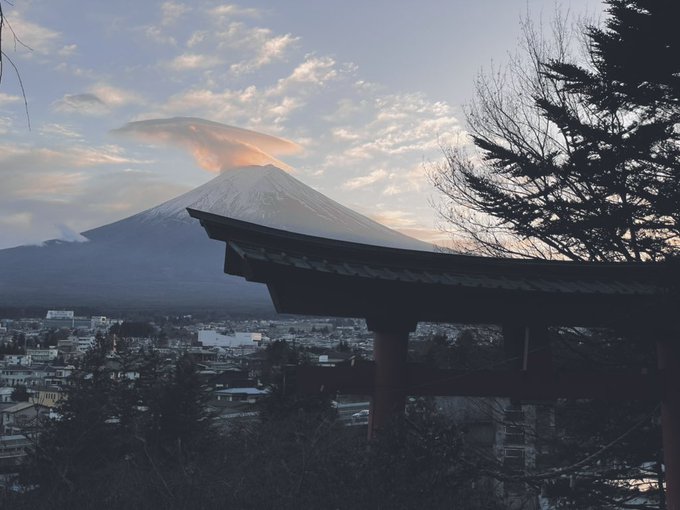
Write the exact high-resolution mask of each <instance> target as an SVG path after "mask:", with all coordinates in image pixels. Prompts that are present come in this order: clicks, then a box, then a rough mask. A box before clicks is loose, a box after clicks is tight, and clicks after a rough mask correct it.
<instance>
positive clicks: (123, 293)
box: [0, 165, 432, 314]
mask: <svg viewBox="0 0 680 510" xmlns="http://www.w3.org/2000/svg"><path fill="white" fill-rule="evenodd" d="M187 207H191V208H193V209H198V210H202V211H207V212H212V213H215V214H219V215H223V216H229V217H231V218H236V219H240V220H244V221H249V222H253V223H258V224H261V225H266V226H270V227H274V228H279V229H284V230H290V231H294V232H299V233H303V234H310V235H316V236H323V237H329V238H334V239H340V240H345V241H354V242H360V243H367V244H377V245H383V246H391V247H398V248H409V249H416V250H431V249H432V247H431V246H430V245H428V244H426V243H423V242H421V241H417V240H416V239H413V238H410V237H408V236H405V235H403V234H400V233H398V232H396V231H394V230H391V229H389V228H387V227H385V226H383V225H381V224H379V223H376V222H375V221H373V220H370V219H369V218H367V217H365V216H362V215H361V214H358V213H356V212H354V211H352V210H351V209H348V208H347V207H344V206H342V205H340V204H338V203H337V202H334V201H333V200H331V199H329V198H327V197H325V196H324V195H322V194H321V193H319V192H317V191H315V190H313V189H312V188H310V187H308V186H306V185H305V184H303V183H301V182H300V181H298V180H297V179H295V178H294V177H292V176H291V175H290V174H288V173H286V172H285V171H283V170H281V169H279V168H277V167H274V166H271V165H269V166H250V167H242V168H237V169H232V170H228V171H225V172H223V173H221V174H220V175H218V176H217V177H215V178H214V179H212V180H211V181H209V182H207V183H206V184H203V185H202V186H199V187H198V188H195V189H193V190H191V191H189V192H187V193H185V194H183V195H180V196H178V197H176V198H174V199H172V200H169V201H167V202H165V203H163V204H161V205H158V206H156V207H153V208H151V209H148V210H146V211H143V212H141V213H139V214H135V215H134V216H130V217H128V218H125V219H123V220H120V221H117V222H114V223H110V224H108V225H104V226H102V227H99V228H95V229H92V230H88V231H86V232H83V233H82V236H83V237H84V238H85V239H82V238H81V241H84V242H66V241H61V240H53V241H48V242H46V243H44V244H43V245H42V246H20V247H16V248H9V249H4V250H0V306H7V307H25V306H35V307H39V306H45V307H57V308H63V307H89V308H96V309H102V310H152V309H156V310H192V309H193V310H196V309H206V310H218V309H219V310H222V311H225V312H231V313H236V314H239V313H260V312H265V313H266V312H272V311H273V307H272V305H271V301H270V299H269V296H268V294H267V290H266V287H265V286H264V285H260V284H254V283H248V282H245V281H243V280H242V279H240V278H236V277H232V276H228V275H225V274H224V273H223V268H222V261H223V260H224V245H223V244H222V243H220V242H216V241H213V240H210V239H209V238H208V237H207V236H206V234H205V231H204V230H203V229H202V228H201V227H200V225H199V223H198V222H197V221H196V220H194V219H192V218H190V217H189V215H188V213H187V212H186V208H187Z"/></svg>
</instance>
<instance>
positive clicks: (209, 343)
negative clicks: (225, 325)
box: [198, 329, 262, 348]
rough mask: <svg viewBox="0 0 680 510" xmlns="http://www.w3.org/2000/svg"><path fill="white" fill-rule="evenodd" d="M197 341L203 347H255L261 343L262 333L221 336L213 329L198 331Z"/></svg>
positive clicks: (237, 333) (238, 333)
mask: <svg viewBox="0 0 680 510" xmlns="http://www.w3.org/2000/svg"><path fill="white" fill-rule="evenodd" d="M198 341H199V342H200V343H201V345H203V347H223V348H225V347H256V346H257V345H258V344H259V343H260V342H261V341H262V333H243V332H236V333H234V334H233V335H223V334H221V333H219V332H217V331H215V330H214V329H201V330H199V331H198Z"/></svg>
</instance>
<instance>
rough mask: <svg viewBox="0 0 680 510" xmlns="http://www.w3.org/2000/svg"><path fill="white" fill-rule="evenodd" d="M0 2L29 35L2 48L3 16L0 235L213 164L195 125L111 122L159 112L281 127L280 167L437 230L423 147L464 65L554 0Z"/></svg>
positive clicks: (547, 10)
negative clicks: (135, 127) (289, 147)
mask: <svg viewBox="0 0 680 510" xmlns="http://www.w3.org/2000/svg"><path fill="white" fill-rule="evenodd" d="M3 7H4V10H5V14H6V16H7V18H8V20H9V22H10V24H11V25H12V26H13V27H14V29H15V31H16V33H17V35H18V36H19V37H20V38H21V39H22V40H23V42H25V43H26V44H27V45H28V46H31V47H32V49H33V51H30V52H29V51H28V50H26V49H25V48H23V47H21V46H20V45H19V46H17V49H16V51H14V49H13V46H12V41H11V38H10V34H9V33H8V31H5V33H4V34H3V49H5V51H7V53H8V54H9V55H10V57H12V58H13V59H14V60H15V61H16V63H17V65H18V66H19V68H20V70H21V75H22V78H23V80H24V85H25V87H26V92H27V96H28V100H29V110H30V117H31V124H32V129H31V131H29V130H28V129H27V126H26V119H25V116H24V113H23V103H22V100H21V98H20V91H19V88H18V84H17V82H16V79H15V77H14V76H13V75H12V72H11V70H10V68H9V67H7V66H6V67H5V75H4V77H3V82H2V84H0V182H1V183H2V185H1V186H0V248H3V247H8V246H13V245H17V244H24V243H37V242H40V241H43V240H46V239H49V238H54V237H59V236H65V237H68V235H69V234H68V232H70V231H83V230H86V229H88V228H92V227H96V226H99V225H102V224H104V223H108V222H110V221H114V220H117V219H121V218H123V217H125V216H128V215H130V214H132V213H135V212H138V211H141V210H143V209H146V208H148V207H151V206H153V205H156V204H158V203H160V202H161V201H163V200H166V199H168V198H171V197H173V196H175V195H177V194H179V193H181V192H182V191H185V190H188V189H190V188H192V187H194V186H197V185H199V184H202V183H203V182H205V181H207V180H208V179H210V178H211V177H213V175H214V174H212V173H210V171H211V170H212V171H215V170H217V168H216V167H215V165H212V166H211V165H210V164H208V163H206V161H208V160H209V159H210V158H213V159H214V158H216V157H217V158H218V159H219V158H220V157H223V156H224V151H222V149H220V148H218V147H212V146H210V143H208V144H207V145H206V144H205V143H204V144H203V145H202V146H201V147H200V150H199V149H197V146H196V145H195V142H196V140H195V139H192V138H191V134H190V133H189V134H187V133H186V132H184V131H181V130H180V131H177V132H173V133H172V137H171V138H169V137H168V133H161V132H158V131H148V132H147V133H146V134H144V133H143V135H144V136H143V137H140V136H136V137H133V136H127V137H126V136H120V135H115V134H112V133H111V131H112V130H115V129H117V128H120V127H122V126H124V125H125V124H126V123H128V122H131V121H139V120H149V119H161V118H169V117H175V116H190V117H198V118H203V119H207V120H211V121H215V122H220V123H224V124H227V125H230V126H236V127H241V128H248V129H252V130H256V131H260V132H263V133H267V134H270V135H274V136H278V137H282V138H285V139H288V140H291V141H293V142H295V143H297V144H298V145H299V146H300V147H301V149H300V151H299V152H298V153H297V154H279V155H277V157H278V158H279V159H281V160H282V161H284V162H285V163H287V164H288V165H290V167H292V168H293V169H294V175H295V176H296V177H297V178H299V179H300V180H302V181H303V182H305V183H306V184H308V185H310V186H312V187H314V188H316V189H318V190H319V191H321V192H322V193H325V194H327V195H328V196H330V197H331V198H333V199H335V200H338V201H340V202H341V203H343V204H345V205H347V206H350V207H352V208H354V209H356V210H358V211H359V212H362V213H364V214H367V215H369V216H371V217H373V218H374V219H377V220H378V221H381V222H383V223H385V224H387V225H388V226H391V227H394V228H397V229H400V230H402V231H404V232H406V233H410V234H411V235H415V236H417V237H420V238H423V239H426V240H433V239H436V238H437V237H438V234H437V231H436V226H435V224H436V222H435V213H434V211H433V210H432V208H431V207H430V205H429V201H428V199H429V198H430V197H431V196H432V194H433V191H432V190H431V188H430V186H429V184H428V182H427V179H426V177H425V175H424V171H423V161H434V160H437V159H438V158H439V149H438V140H442V141H444V142H446V141H451V140H454V139H456V138H457V136H458V135H459V134H460V133H461V132H462V131H463V130H464V121H463V115H462V109H461V107H462V105H463V104H464V103H466V102H467V101H469V99H470V98H471V96H472V93H473V81H474V78H475V75H476V73H477V72H478V71H479V70H480V68H481V67H483V66H488V65H489V64H490V62H491V61H492V60H493V61H494V62H497V63H501V62H503V61H504V60H505V58H506V56H507V53H508V51H511V50H513V49H514V48H515V47H516V42H517V39H518V37H519V32H520V30H519V19H520V16H521V15H522V13H524V12H526V11H527V9H529V11H530V12H531V13H532V16H533V17H536V18H539V17H542V18H543V19H544V20H549V19H550V18H551V17H552V15H553V13H554V11H555V9H556V4H555V3H553V2H547V1H546V2H542V1H538V0H533V1H528V2H527V1H514V0H479V1H473V0H457V1H454V0H449V1H426V0H423V1H419V2H415V1H412V2H406V1H402V2H399V1H386V0H384V1H383V0H380V1H370V2H366V1H355V0H351V1H343V2H333V3H331V2H319V1H312V0H304V1H302V0H300V1H290V2H272V1H251V2H248V3H242V4H228V3H221V2H217V1H192V2H186V3H182V2H180V1H178V0H177V1H145V2H140V1H138V0H137V1H127V0H121V1H118V2H99V1H97V2H93V1H83V0H28V1H22V0H17V1H16V2H15V6H14V7H12V6H10V5H9V4H4V3H3ZM561 9H562V10H567V9H568V10H570V11H571V12H572V13H573V14H575V15H580V14H583V13H588V14H590V15H594V16H599V15H600V13H601V9H602V6H601V4H600V2H598V1H595V0H571V1H565V2H562V4H561ZM150 125H151V124H150ZM154 125H155V124H154ZM148 129H151V128H148ZM178 129H179V128H178ZM181 137H188V138H186V140H183V139H182V138H181ZM211 143H212V142H211ZM215 143H217V142H215ZM213 149H214V150H213ZM205 150H208V153H209V154H208V155H207V156H206V155H205V154H203V152H205ZM211 151H212V152H211ZM220 151H221V152H220ZM206 157H207V158H208V159H206ZM201 158H202V159H201ZM228 159H229V158H228ZM218 166H219V165H218ZM202 167H203V168H202ZM206 170H208V171H206Z"/></svg>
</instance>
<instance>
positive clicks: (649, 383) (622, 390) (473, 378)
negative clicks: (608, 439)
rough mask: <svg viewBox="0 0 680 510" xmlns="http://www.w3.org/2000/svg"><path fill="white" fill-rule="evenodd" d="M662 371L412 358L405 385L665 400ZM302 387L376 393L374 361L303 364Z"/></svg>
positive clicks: (427, 391) (426, 392)
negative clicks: (449, 364)
mask: <svg viewBox="0 0 680 510" xmlns="http://www.w3.org/2000/svg"><path fill="white" fill-rule="evenodd" d="M662 375H663V374H662V373H661V372H651V373H647V374H645V373H641V372H639V371H632V370H628V371H617V372H610V373H601V372H556V371H551V372H537V373H534V372H522V371H515V370H513V371H483V370H478V371H460V370H437V369H433V368H431V367H428V366H426V365H421V364H415V363H409V364H407V368H406V373H405V377H403V378H402V388H403V391H404V392H405V394H406V395H410V396H461V397H465V396H467V397H508V398H515V399H522V400H551V399H556V398H593V399H609V400H660V399H661V396H662ZM297 387H298V391H300V392H302V393H316V392H319V391H323V392H330V393H335V392H340V393H345V394H356V395H371V394H373V390H374V367H373V362H369V361H359V362H356V363H355V364H354V366H350V365H343V366H338V367H332V368H331V367H299V368H298V373H297Z"/></svg>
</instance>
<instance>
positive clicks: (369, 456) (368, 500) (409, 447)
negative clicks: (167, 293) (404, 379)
mask: <svg viewBox="0 0 680 510" xmlns="http://www.w3.org/2000/svg"><path fill="white" fill-rule="evenodd" d="M110 348H111V346H110V345H107V344H106V342H102V343H101V344H100V346H99V348H97V349H95V350H93V351H92V352H91V353H90V354H89V355H88V357H87V359H86V360H85V361H84V362H83V364H82V366H81V367H80V370H79V371H78V372H77V373H76V374H75V375H74V376H73V385H72V386H71V388H70V389H69V392H68V393H69V395H68V400H66V401H65V402H64V403H63V404H62V406H61V409H60V413H61V419H59V420H54V421H49V422H47V423H46V424H45V428H44V431H43V433H42V434H41V436H40V439H39V441H38V442H37V446H36V450H35V452H34V454H33V455H32V456H31V460H30V463H29V464H28V465H27V466H26V469H25V470H24V472H23V473H22V476H21V484H22V486H23V487H24V488H25V491H24V492H23V493H21V494H17V493H8V494H6V495H4V496H3V499H2V500H0V507H3V508H13V509H17V510H23V509H31V510H41V509H45V510H47V509H62V508H68V509H73V510H77V509H91V508H97V509H101V510H103V509H122V508H124V509H137V508H140V509H141V508H144V509H156V508H158V509H163V510H170V509H192V510H194V509H212V508H215V509H217V508H219V509H223V508H238V509H265V508H277V509H300V508H322V509H323V508H328V509H331V508H332V509H344V508H347V509H349V508H367V507H371V508H386V509H387V508H389V509H401V508H403V509H407V508H415V507H419V506H424V507H425V508H431V509H437V508H446V509H452V508H453V509H456V508H461V509H463V508H466V509H467V508H493V507H492V506H491V505H490V504H488V503H485V504H483V505H482V504H481V502H480V498H479V496H478V495H474V494H473V490H472V487H473V482H474V479H475V471H474V469H471V468H470V466H471V463H470V462H468V461H467V460H466V459H465V456H464V454H463V441H462V435H461V434H460V432H459V431H458V430H457V429H456V427H454V426H452V425H450V424H447V423H446V422H445V421H444V420H442V419H441V418H439V417H438V415H437V414H436V412H434V410H433V407H432V406H431V405H429V404H428V403H425V402H417V403H415V405H413V406H412V410H411V412H410V413H409V414H408V417H407V418H404V419H403V420H400V421H396V422H394V423H393V424H392V425H391V426H390V427H388V428H387V429H386V430H385V431H384V432H383V434H381V435H380V437H378V438H377V439H376V440H375V441H372V442H371V443H370V444H369V443H368V442H367V441H366V436H365V435H366V429H365V427H346V426H343V425H341V424H339V423H338V422H337V421H336V419H335V414H334V411H333V409H332V408H331V407H330V402H329V401H328V400H327V399H322V398H305V397H300V396H295V395H290V394H288V395H284V394H283V393H282V392H281V391H280V390H275V391H273V392H272V394H271V396H270V397H268V398H267V399H266V400H265V401H264V402H263V403H262V405H261V412H260V417H259V418H258V419H255V420H253V419H252V418H251V419H250V420H248V421H241V422H238V423H232V424H231V425H230V426H229V427H228V428H225V427H222V428H219V429H218V428H217V427H215V426H214V425H213V424H214V423H216V421H215V420H213V419H212V417H211V416H210V415H209V414H208V413H207V412H206V411H205V409H206V406H205V405H204V404H205V402H204V395H205V391H204V389H203V388H202V386H201V384H200V382H199V378H198V376H197V373H196V371H195V368H194V365H193V364H192V363H191V361H190V359H189V358H188V357H183V358H180V359H179V361H178V362H176V363H175V364H174V365H172V366H168V365H166V364H164V363H162V362H161V361H160V360H159V359H158V358H156V357H155V356H154V355H153V354H144V353H138V352H137V353H130V352H125V351H123V352H121V350H120V349H119V352H118V353H117V354H115V355H111V353H110ZM131 371H135V372H136V373H137V374H139V377H136V378H130V377H129V375H128V374H130V373H131ZM276 387H277V386H276V385H275V388H276ZM278 387H280V386H278ZM473 499H474V502H473ZM477 503H480V506H476V505H477Z"/></svg>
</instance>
